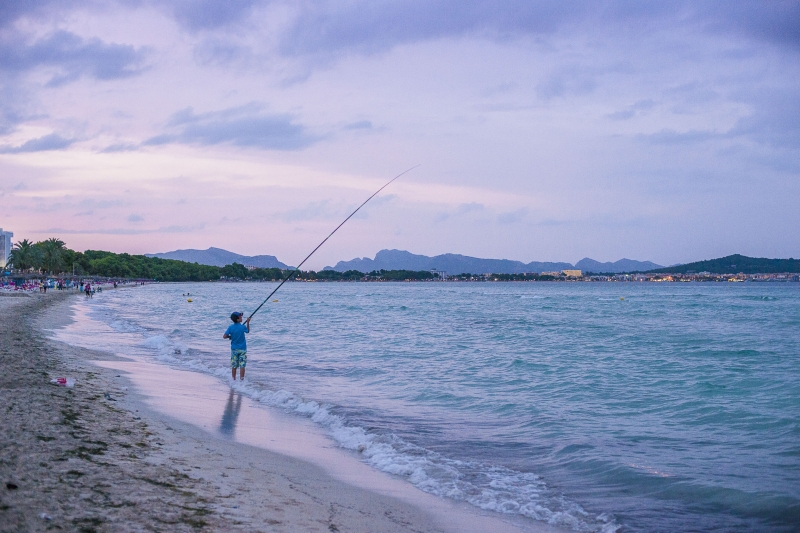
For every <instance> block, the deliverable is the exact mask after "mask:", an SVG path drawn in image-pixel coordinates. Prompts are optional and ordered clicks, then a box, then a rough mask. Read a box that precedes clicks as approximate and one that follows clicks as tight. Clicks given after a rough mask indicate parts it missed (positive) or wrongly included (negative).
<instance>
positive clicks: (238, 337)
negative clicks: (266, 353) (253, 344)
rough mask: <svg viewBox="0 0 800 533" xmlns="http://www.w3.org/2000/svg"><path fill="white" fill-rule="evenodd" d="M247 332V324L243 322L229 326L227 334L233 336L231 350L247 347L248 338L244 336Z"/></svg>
mask: <svg viewBox="0 0 800 533" xmlns="http://www.w3.org/2000/svg"><path fill="white" fill-rule="evenodd" d="M245 333H247V326H245V325H244V324H242V323H241V322H237V323H236V324H231V325H230V326H228V329H226V330H225V335H230V336H231V350H246V349H247V340H246V339H245V338H244V335H245Z"/></svg>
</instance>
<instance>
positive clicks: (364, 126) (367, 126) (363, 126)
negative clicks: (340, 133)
mask: <svg viewBox="0 0 800 533" xmlns="http://www.w3.org/2000/svg"><path fill="white" fill-rule="evenodd" d="M342 129H345V130H371V129H372V122H370V121H369V120H359V121H358V122H351V123H350V124H346V125H345V126H344V127H343V128H342Z"/></svg>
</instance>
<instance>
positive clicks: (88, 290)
mask: <svg viewBox="0 0 800 533" xmlns="http://www.w3.org/2000/svg"><path fill="white" fill-rule="evenodd" d="M83 292H85V293H86V297H87V298H91V297H92V286H91V285H90V284H89V283H87V284H86V285H84V286H83Z"/></svg>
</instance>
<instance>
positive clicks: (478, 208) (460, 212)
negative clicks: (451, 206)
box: [434, 202, 486, 222]
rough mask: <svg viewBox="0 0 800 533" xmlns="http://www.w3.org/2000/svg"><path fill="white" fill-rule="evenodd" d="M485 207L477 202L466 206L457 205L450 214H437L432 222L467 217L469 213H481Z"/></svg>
mask: <svg viewBox="0 0 800 533" xmlns="http://www.w3.org/2000/svg"><path fill="white" fill-rule="evenodd" d="M485 208H486V206H484V205H483V204H479V203H477V202H470V203H468V204H459V205H458V207H456V208H455V210H454V211H453V212H452V213H444V212H443V213H438V214H437V215H436V217H435V219H434V220H436V221H437V222H443V221H445V220H447V219H449V218H451V217H459V216H464V215H468V214H470V213H479V212H482V211H483V210H484V209H485Z"/></svg>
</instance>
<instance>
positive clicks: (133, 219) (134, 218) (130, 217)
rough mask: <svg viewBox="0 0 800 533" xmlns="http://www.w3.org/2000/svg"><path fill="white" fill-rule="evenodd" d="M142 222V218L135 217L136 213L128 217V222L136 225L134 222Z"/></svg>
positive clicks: (139, 216)
mask: <svg viewBox="0 0 800 533" xmlns="http://www.w3.org/2000/svg"><path fill="white" fill-rule="evenodd" d="M143 220H144V217H142V215H137V214H136V213H133V214H131V215H129V216H128V222H134V223H136V222H142V221H143Z"/></svg>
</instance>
